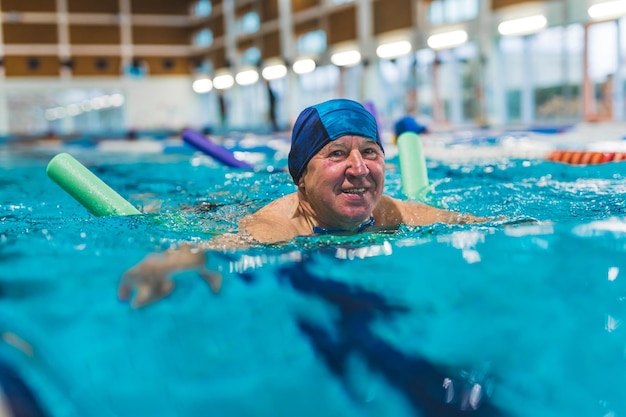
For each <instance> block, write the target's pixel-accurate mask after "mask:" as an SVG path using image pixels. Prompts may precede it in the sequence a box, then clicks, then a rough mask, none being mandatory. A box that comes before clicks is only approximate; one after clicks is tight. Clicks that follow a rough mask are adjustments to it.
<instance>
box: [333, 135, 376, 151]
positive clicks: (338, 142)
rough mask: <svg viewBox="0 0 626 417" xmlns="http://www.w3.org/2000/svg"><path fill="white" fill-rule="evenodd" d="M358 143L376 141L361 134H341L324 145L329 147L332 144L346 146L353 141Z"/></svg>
mask: <svg viewBox="0 0 626 417" xmlns="http://www.w3.org/2000/svg"><path fill="white" fill-rule="evenodd" d="M355 142H356V143H358V144H359V145H361V144H370V143H374V144H375V143H376V141H375V140H374V139H370V138H366V137H363V136H342V137H340V138H337V139H335V140H331V141H330V142H328V143H327V144H326V146H325V148H329V147H332V146H346V145H352V144H354V143H355Z"/></svg>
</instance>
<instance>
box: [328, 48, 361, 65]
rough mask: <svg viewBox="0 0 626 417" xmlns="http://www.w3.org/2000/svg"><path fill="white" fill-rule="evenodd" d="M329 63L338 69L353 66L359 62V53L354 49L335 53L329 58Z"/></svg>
mask: <svg viewBox="0 0 626 417" xmlns="http://www.w3.org/2000/svg"><path fill="white" fill-rule="evenodd" d="M330 61H331V62H332V63H333V64H335V65H337V66H338V67H345V66H349V65H355V64H358V63H359V62H361V53H360V52H359V51H357V50H356V49H353V50H351V51H343V52H337V53H335V54H333V55H332V56H331V57H330Z"/></svg>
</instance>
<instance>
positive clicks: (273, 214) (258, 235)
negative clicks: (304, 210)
mask: <svg viewBox="0 0 626 417" xmlns="http://www.w3.org/2000/svg"><path fill="white" fill-rule="evenodd" d="M296 207H297V197H296V195H295V194H288V195H286V196H284V197H281V198H278V199H276V200H274V201H272V202H271V203H269V204H268V205H266V206H265V207H263V208H261V209H259V210H257V211H256V212H254V213H252V214H249V215H247V216H245V217H243V218H242V219H241V222H240V224H239V229H240V231H245V232H247V233H249V234H250V235H252V237H253V238H254V239H256V240H258V241H259V242H267V243H272V242H280V241H287V240H290V239H292V238H293V237H295V236H297V231H296V230H295V228H294V226H293V224H292V222H291V221H290V219H291V218H292V215H293V212H294V210H295V208H296Z"/></svg>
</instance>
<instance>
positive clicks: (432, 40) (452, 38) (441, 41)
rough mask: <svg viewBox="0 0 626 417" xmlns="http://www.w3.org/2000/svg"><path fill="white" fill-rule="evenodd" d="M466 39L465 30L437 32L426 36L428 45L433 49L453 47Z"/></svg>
mask: <svg viewBox="0 0 626 417" xmlns="http://www.w3.org/2000/svg"><path fill="white" fill-rule="evenodd" d="M466 41H467V32H465V31H464V30H455V31H452V32H444V33H438V34H436V35H431V36H430V37H429V38H428V41H427V43H428V46H430V47H431V48H433V49H446V48H453V47H455V46H459V45H462V44H464V43H465V42H466Z"/></svg>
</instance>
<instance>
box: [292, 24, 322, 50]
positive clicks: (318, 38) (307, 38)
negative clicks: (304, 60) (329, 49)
mask: <svg viewBox="0 0 626 417" xmlns="http://www.w3.org/2000/svg"><path fill="white" fill-rule="evenodd" d="M296 48H297V50H298V54H300V55H309V54H310V55H315V54H319V53H322V52H324V51H325V50H326V32H324V31H323V30H315V31H313V32H309V33H305V34H304V35H302V36H300V37H299V38H298V39H297V41H296Z"/></svg>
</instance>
